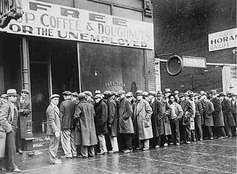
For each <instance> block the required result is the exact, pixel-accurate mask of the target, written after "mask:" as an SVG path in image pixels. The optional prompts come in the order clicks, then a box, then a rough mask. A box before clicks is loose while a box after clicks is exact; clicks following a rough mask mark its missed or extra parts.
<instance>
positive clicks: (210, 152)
mask: <svg viewBox="0 0 237 174" xmlns="http://www.w3.org/2000/svg"><path fill="white" fill-rule="evenodd" d="M236 147H237V146H236V138H228V139H216V140H205V141H203V142H196V143H192V144H189V145H181V146H169V147H166V148H160V149H152V150H150V151H146V152H143V151H138V152H133V153H130V154H122V153H119V154H109V155H103V156H97V157H96V158H88V159H80V158H77V159H72V160H65V161H64V162H63V164H59V165H49V164H48V163H47V162H48V161H47V153H46V151H45V152H44V153H43V154H42V155H39V156H38V157H37V158H34V157H33V158H32V159H27V160H25V161H24V160H21V165H20V168H21V169H23V172H22V173H24V174H78V173H80V174H94V173H96V174H99V173H103V174H105V173H113V174H115V173H119V174H122V173H146V174H147V173H154V174H157V173H165V174H167V173H180V174H181V173H182V174H185V173H187V174H190V173H213V174H218V173H220V174H223V173H236V170H237V167H236V162H237V157H236V152H237V148H236Z"/></svg>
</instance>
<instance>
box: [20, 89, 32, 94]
mask: <svg viewBox="0 0 237 174" xmlns="http://www.w3.org/2000/svg"><path fill="white" fill-rule="evenodd" d="M21 93H25V94H30V91H29V90H28V89H22V90H21Z"/></svg>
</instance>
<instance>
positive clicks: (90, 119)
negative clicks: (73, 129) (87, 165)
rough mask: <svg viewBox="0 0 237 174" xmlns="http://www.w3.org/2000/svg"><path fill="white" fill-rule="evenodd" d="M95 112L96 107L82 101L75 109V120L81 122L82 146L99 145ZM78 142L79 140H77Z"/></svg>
mask: <svg viewBox="0 0 237 174" xmlns="http://www.w3.org/2000/svg"><path fill="white" fill-rule="evenodd" d="M94 117H95V110H94V106H93V105H92V104H91V103H89V102H87V101H81V102H80V103H79V104H78V105H77V106H76V109H75V113H74V118H75V119H78V120H79V122H80V129H79V130H80V131H81V132H80V135H81V140H79V141H81V143H77V144H81V145H82V146H92V145H96V144H97V137H96V130H95V122H94ZM76 142H77V140H76Z"/></svg>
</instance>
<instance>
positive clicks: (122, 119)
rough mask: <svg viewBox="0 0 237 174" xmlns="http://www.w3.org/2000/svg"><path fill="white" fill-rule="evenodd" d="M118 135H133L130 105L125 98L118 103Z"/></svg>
mask: <svg viewBox="0 0 237 174" xmlns="http://www.w3.org/2000/svg"><path fill="white" fill-rule="evenodd" d="M118 113H119V125H118V127H119V133H123V134H133V133H134V128H133V122H132V114H133V110H132V105H131V103H130V102H129V101H128V100H127V98H123V99H121V101H120V102H119V111H118Z"/></svg>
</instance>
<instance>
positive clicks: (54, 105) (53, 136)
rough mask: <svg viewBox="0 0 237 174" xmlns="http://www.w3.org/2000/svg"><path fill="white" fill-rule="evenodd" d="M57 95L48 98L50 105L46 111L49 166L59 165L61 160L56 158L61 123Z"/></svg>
mask: <svg viewBox="0 0 237 174" xmlns="http://www.w3.org/2000/svg"><path fill="white" fill-rule="evenodd" d="M59 97H60V96H59V95H58V94H53V95H51V96H50V98H49V99H50V104H49V106H48V108H47V110H46V117H47V135H48V136H49V137H50V142H49V161H50V164H60V163H62V161H61V160H59V159H58V157H57V151H58V145H59V142H60V132H61V123H60V117H59V108H58V103H59Z"/></svg>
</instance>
